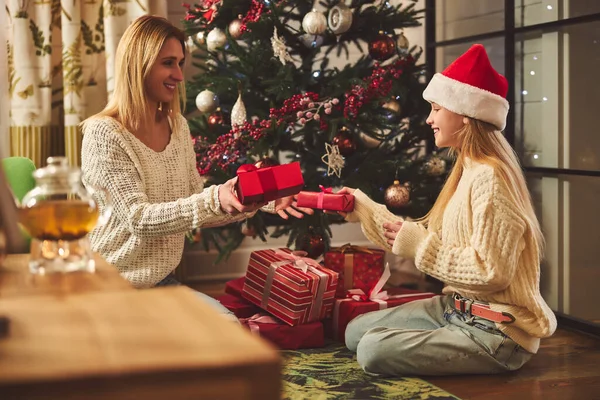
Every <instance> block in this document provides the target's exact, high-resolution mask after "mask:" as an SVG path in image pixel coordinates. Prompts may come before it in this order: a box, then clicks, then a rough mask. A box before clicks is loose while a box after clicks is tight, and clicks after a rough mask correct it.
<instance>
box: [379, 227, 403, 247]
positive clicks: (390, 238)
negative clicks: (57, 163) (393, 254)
mask: <svg viewBox="0 0 600 400" xmlns="http://www.w3.org/2000/svg"><path fill="white" fill-rule="evenodd" d="M400 228H402V222H386V223H385V224H383V229H384V232H383V235H384V236H385V237H386V239H387V242H388V244H389V245H390V246H393V245H394V241H395V240H396V236H398V232H400Z"/></svg>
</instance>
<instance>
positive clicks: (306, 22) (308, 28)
mask: <svg viewBox="0 0 600 400" xmlns="http://www.w3.org/2000/svg"><path fill="white" fill-rule="evenodd" d="M302 29H304V32H306V33H308V34H310V35H322V34H323V33H325V30H326V29H327V18H326V17H325V14H323V13H322V12H320V11H317V10H316V9H313V10H312V11H311V12H309V13H308V14H306V15H305V16H304V18H303V19H302Z"/></svg>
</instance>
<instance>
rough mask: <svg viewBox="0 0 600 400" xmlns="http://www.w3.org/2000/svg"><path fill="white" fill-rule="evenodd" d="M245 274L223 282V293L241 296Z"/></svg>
mask: <svg viewBox="0 0 600 400" xmlns="http://www.w3.org/2000/svg"><path fill="white" fill-rule="evenodd" d="M245 280H246V277H245V276H242V277H241V278H237V279H232V280H230V281H228V282H227V283H225V293H227V294H230V295H232V296H236V297H242V289H243V288H244V281H245Z"/></svg>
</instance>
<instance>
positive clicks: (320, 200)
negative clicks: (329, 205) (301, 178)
mask: <svg viewBox="0 0 600 400" xmlns="http://www.w3.org/2000/svg"><path fill="white" fill-rule="evenodd" d="M319 188H321V192H320V193H319V197H318V198H317V208H319V209H322V208H323V199H324V197H325V194H331V193H333V189H332V188H330V187H328V188H326V187H325V186H323V185H319Z"/></svg>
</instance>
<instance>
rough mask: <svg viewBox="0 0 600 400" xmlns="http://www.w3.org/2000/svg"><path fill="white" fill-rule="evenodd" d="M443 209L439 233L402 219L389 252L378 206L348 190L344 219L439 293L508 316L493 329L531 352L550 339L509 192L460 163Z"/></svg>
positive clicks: (530, 253) (531, 254)
mask: <svg viewBox="0 0 600 400" xmlns="http://www.w3.org/2000/svg"><path fill="white" fill-rule="evenodd" d="M466 164H467V165H466V166H465V170H464V171H463V175H462V177H461V179H460V182H459V184H458V187H457V190H456V192H455V193H454V195H453V196H452V198H451V200H450V202H449V203H448V205H447V207H446V209H445V211H444V216H443V221H442V227H441V231H438V232H432V231H428V230H427V229H426V228H425V227H424V226H423V225H422V224H420V223H416V222H408V221H405V222H403V224H402V228H401V229H400V231H399V232H398V236H397V237H396V240H395V242H394V246H393V247H390V246H389V244H387V240H386V238H385V236H384V229H383V223H384V222H392V221H398V220H401V219H400V218H399V217H397V216H395V215H394V214H392V213H390V212H389V211H388V210H387V208H386V207H385V206H383V205H380V204H377V203H375V202H373V201H372V200H371V199H369V198H368V197H367V196H366V195H365V194H364V193H362V192H361V191H360V190H357V191H356V192H355V209H354V211H353V212H352V213H350V214H348V216H347V220H348V221H360V222H361V223H362V230H363V232H364V233H365V235H366V236H367V238H369V240H371V241H372V242H374V243H376V244H378V245H379V246H382V247H384V248H386V249H388V250H391V251H392V252H393V253H394V254H397V255H400V256H402V257H405V258H411V259H414V260H415V265H416V267H417V268H418V269H419V270H421V271H422V272H424V273H426V274H428V275H431V276H433V277H435V278H437V279H439V280H441V281H442V282H444V283H445V284H446V285H447V286H446V287H445V288H444V293H454V292H457V293H459V294H460V295H462V296H464V297H468V298H471V299H475V300H479V301H485V302H489V304H490V307H491V308H492V309H493V310H494V311H501V312H502V311H503V312H507V313H510V314H512V315H513V316H514V317H515V318H516V321H515V322H514V323H512V324H496V325H497V327H498V328H499V329H500V330H501V331H502V332H504V333H505V334H506V335H507V336H509V337H510V338H511V339H513V340H514V341H515V342H517V343H518V344H519V345H521V346H522V347H523V348H524V349H526V350H527V351H529V352H531V353H536V352H537V350H538V348H539V344H540V339H539V338H542V337H548V336H550V335H552V334H553V333H554V331H555V329H556V317H555V316H554V313H553V312H552V310H550V308H549V307H548V305H547V304H546V302H545V301H544V299H543V298H542V296H541V294H540V288H539V282H540V260H539V256H538V251H537V247H536V245H535V241H534V240H533V236H532V233H531V231H530V230H529V229H528V228H527V225H526V223H525V221H524V219H523V216H522V215H521V214H520V213H519V212H518V211H517V209H516V207H515V205H514V203H513V202H512V201H511V199H510V194H509V192H508V190H507V188H506V187H505V185H504V184H503V183H502V181H501V180H500V178H499V177H498V176H497V175H496V173H495V172H494V170H493V168H492V167H490V166H488V165H483V164H478V163H473V162H470V161H467V163H466Z"/></svg>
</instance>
